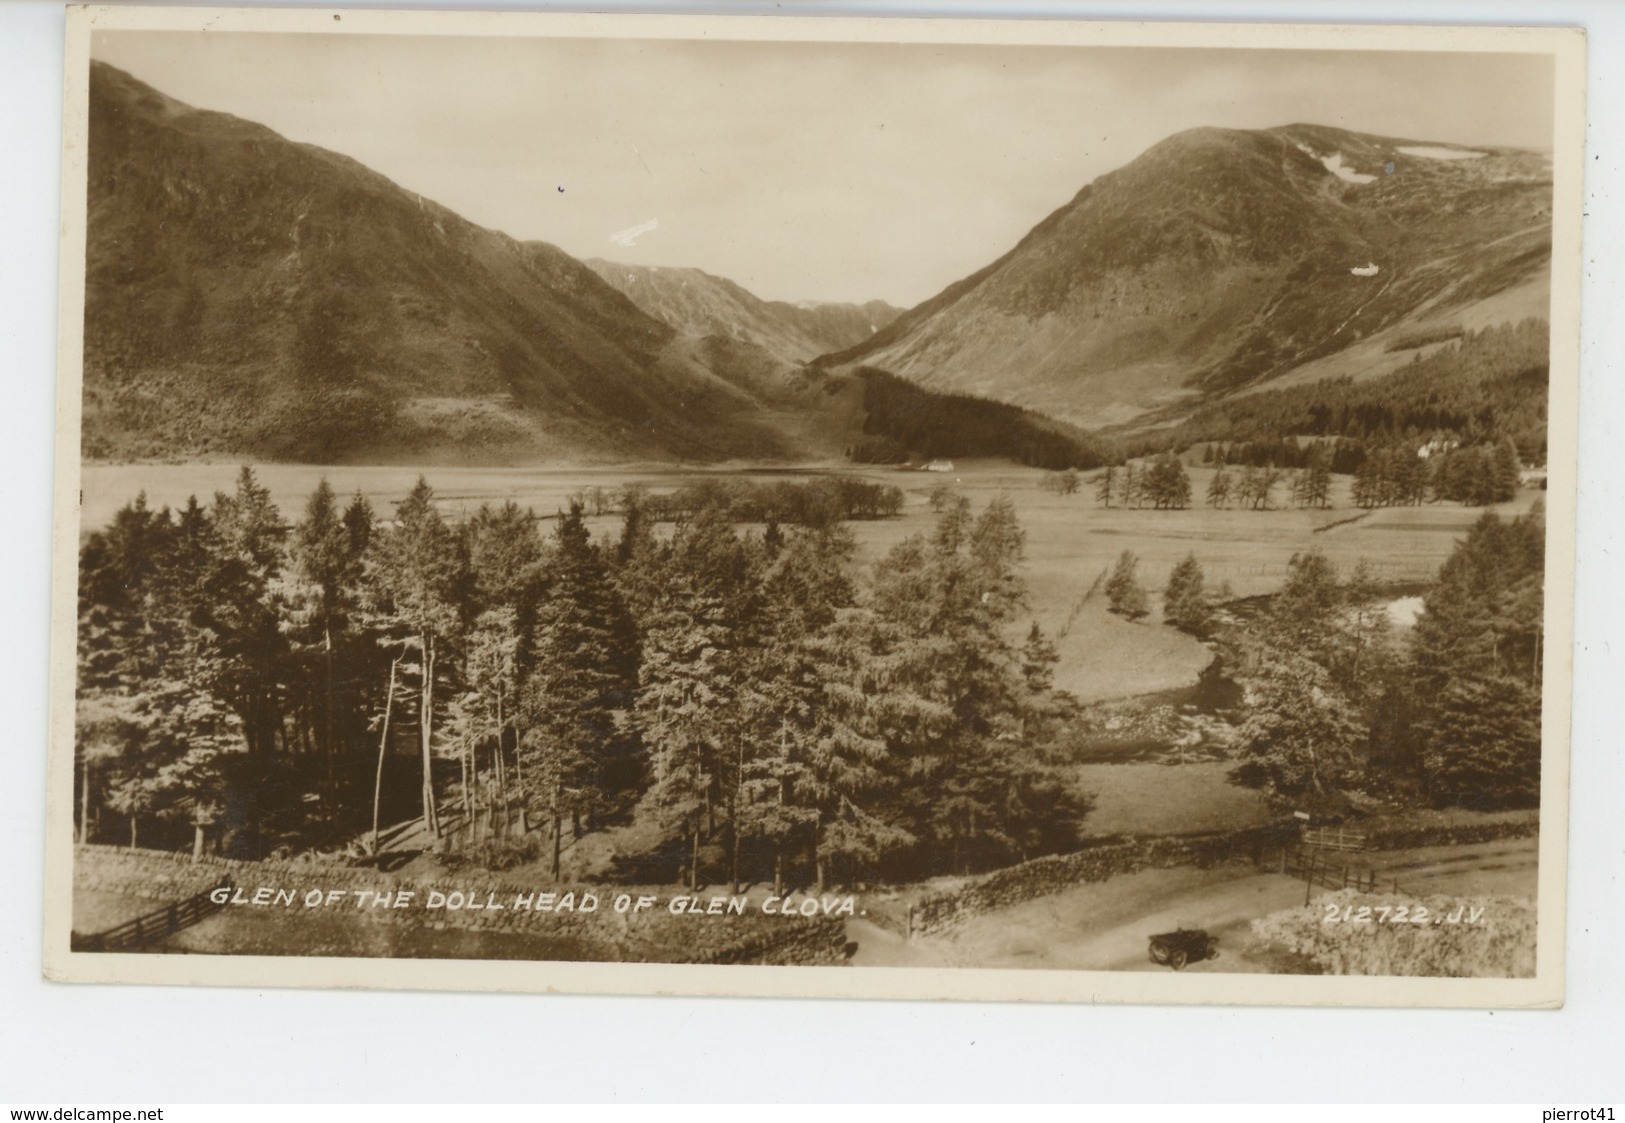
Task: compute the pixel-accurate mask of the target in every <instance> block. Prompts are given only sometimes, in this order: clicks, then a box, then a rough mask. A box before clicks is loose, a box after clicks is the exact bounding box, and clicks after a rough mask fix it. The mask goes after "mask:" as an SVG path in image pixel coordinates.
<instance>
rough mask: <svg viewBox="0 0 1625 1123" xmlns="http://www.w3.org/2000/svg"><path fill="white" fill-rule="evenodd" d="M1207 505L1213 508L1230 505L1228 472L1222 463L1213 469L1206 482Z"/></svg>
mask: <svg viewBox="0 0 1625 1123" xmlns="http://www.w3.org/2000/svg"><path fill="white" fill-rule="evenodd" d="M1207 505H1208V506H1209V507H1212V508H1213V509H1214V510H1218V509H1220V508H1221V507H1227V506H1229V505H1230V473H1229V472H1228V471H1226V470H1225V467H1224V465H1223V464H1220V465H1219V467H1218V469H1217V470H1216V471H1214V473H1213V478H1212V479H1210V480H1209V481H1208V484H1207Z"/></svg>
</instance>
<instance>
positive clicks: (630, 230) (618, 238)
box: [609, 218, 660, 248]
mask: <svg viewBox="0 0 1625 1123" xmlns="http://www.w3.org/2000/svg"><path fill="white" fill-rule="evenodd" d="M659 227H660V220H659V219H658V218H651V219H650V220H649V221H648V222H644V223H640V224H639V225H637V226H628V227H627V228H626V229H625V230H617V231H616V232H615V233H613V234H611V235H610V236H609V240H610V241H611V242H613V243H615V244H616V245H617V246H624V247H628V248H630V247H631V246H634V245H636V244H637V240H638V239H639V238H641V237H643V236H644V235H645V234H647V233H649V231H651V230H657V229H659Z"/></svg>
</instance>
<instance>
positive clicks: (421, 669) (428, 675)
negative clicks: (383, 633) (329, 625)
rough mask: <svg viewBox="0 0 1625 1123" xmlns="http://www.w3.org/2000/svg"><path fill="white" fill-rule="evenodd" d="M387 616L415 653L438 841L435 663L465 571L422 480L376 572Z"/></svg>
mask: <svg viewBox="0 0 1625 1123" xmlns="http://www.w3.org/2000/svg"><path fill="white" fill-rule="evenodd" d="M376 576H377V579H378V582H379V585H380V586H381V591H382V593H383V594H384V596H385V597H386V598H387V600H388V602H389V609H390V612H389V614H390V615H391V616H393V618H394V619H395V620H396V621H397V622H398V624H399V625H400V627H402V628H403V629H405V631H406V633H407V637H408V638H407V641H406V643H407V646H408V647H410V648H411V649H412V650H415V651H416V653H417V658H418V664H417V667H416V670H417V673H418V681H419V690H418V727H419V744H420V748H421V752H422V765H423V822H424V825H425V826H426V827H427V828H428V830H429V832H430V834H431V835H433V836H434V837H439V835H440V814H439V810H438V807H437V805H436V802H435V793H434V730H435V724H434V717H435V709H434V698H435V683H436V680H437V676H439V675H441V674H443V673H445V672H444V668H442V667H441V666H440V665H439V663H438V660H439V658H440V656H441V648H442V647H443V646H444V643H445V641H447V640H451V639H454V638H455V637H456V635H457V633H458V631H459V629H460V627H461V625H462V612H463V609H464V606H465V605H466V602H467V592H468V570H467V560H466V557H465V555H464V550H463V544H462V542H461V541H460V540H459V538H458V536H457V535H456V534H454V533H453V532H452V530H451V528H450V527H448V526H447V525H446V523H445V520H444V519H442V518H441V516H440V512H439V511H438V510H437V509H436V507H435V505H434V491H433V489H431V488H430V487H429V485H428V482H427V481H426V480H424V479H423V478H422V477H421V476H420V477H419V478H418V482H417V484H416V485H415V486H414V487H413V488H412V491H411V492H410V493H409V494H408V495H407V497H406V498H405V499H404V500H402V501H401V502H400V504H399V505H398V506H397V507H396V509H395V526H394V527H393V528H392V529H391V530H390V532H389V533H388V534H387V535H385V536H384V541H383V543H382V548H381V556H380V558H379V564H378V567H377V570H376Z"/></svg>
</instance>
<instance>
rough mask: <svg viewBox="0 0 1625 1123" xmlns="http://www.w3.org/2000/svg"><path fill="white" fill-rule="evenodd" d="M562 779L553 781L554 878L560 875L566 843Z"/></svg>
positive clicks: (556, 878)
mask: <svg viewBox="0 0 1625 1123" xmlns="http://www.w3.org/2000/svg"><path fill="white" fill-rule="evenodd" d="M561 783H562V782H561V781H559V780H557V779H555V780H554V781H553V880H555V881H557V880H558V877H559V854H560V851H561V850H562V848H563V845H564V821H563V815H562V812H563V808H561V807H560V806H559V800H560V797H561V796H562V795H563V793H562V792H561V791H560V787H561Z"/></svg>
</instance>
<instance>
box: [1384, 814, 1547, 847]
mask: <svg viewBox="0 0 1625 1123" xmlns="http://www.w3.org/2000/svg"><path fill="white" fill-rule="evenodd" d="M1539 834H1540V816H1539V815H1538V814H1536V813H1533V812H1522V813H1518V814H1512V815H1507V816H1504V817H1496V818H1493V819H1488V820H1486V821H1483V822H1476V823H1473V822H1453V823H1452V822H1447V823H1439V824H1432V825H1430V824H1419V825H1416V826H1403V825H1401V826H1393V827H1383V828H1379V829H1378V830H1375V831H1372V832H1370V833H1369V834H1368V835H1367V836H1366V837H1367V842H1368V844H1369V845H1370V847H1371V849H1373V850H1414V849H1418V848H1421V847H1425V846H1471V845H1474V844H1476V843H1480V842H1494V841H1496V840H1497V839H1502V838H1532V837H1535V836H1538V835H1539Z"/></svg>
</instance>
